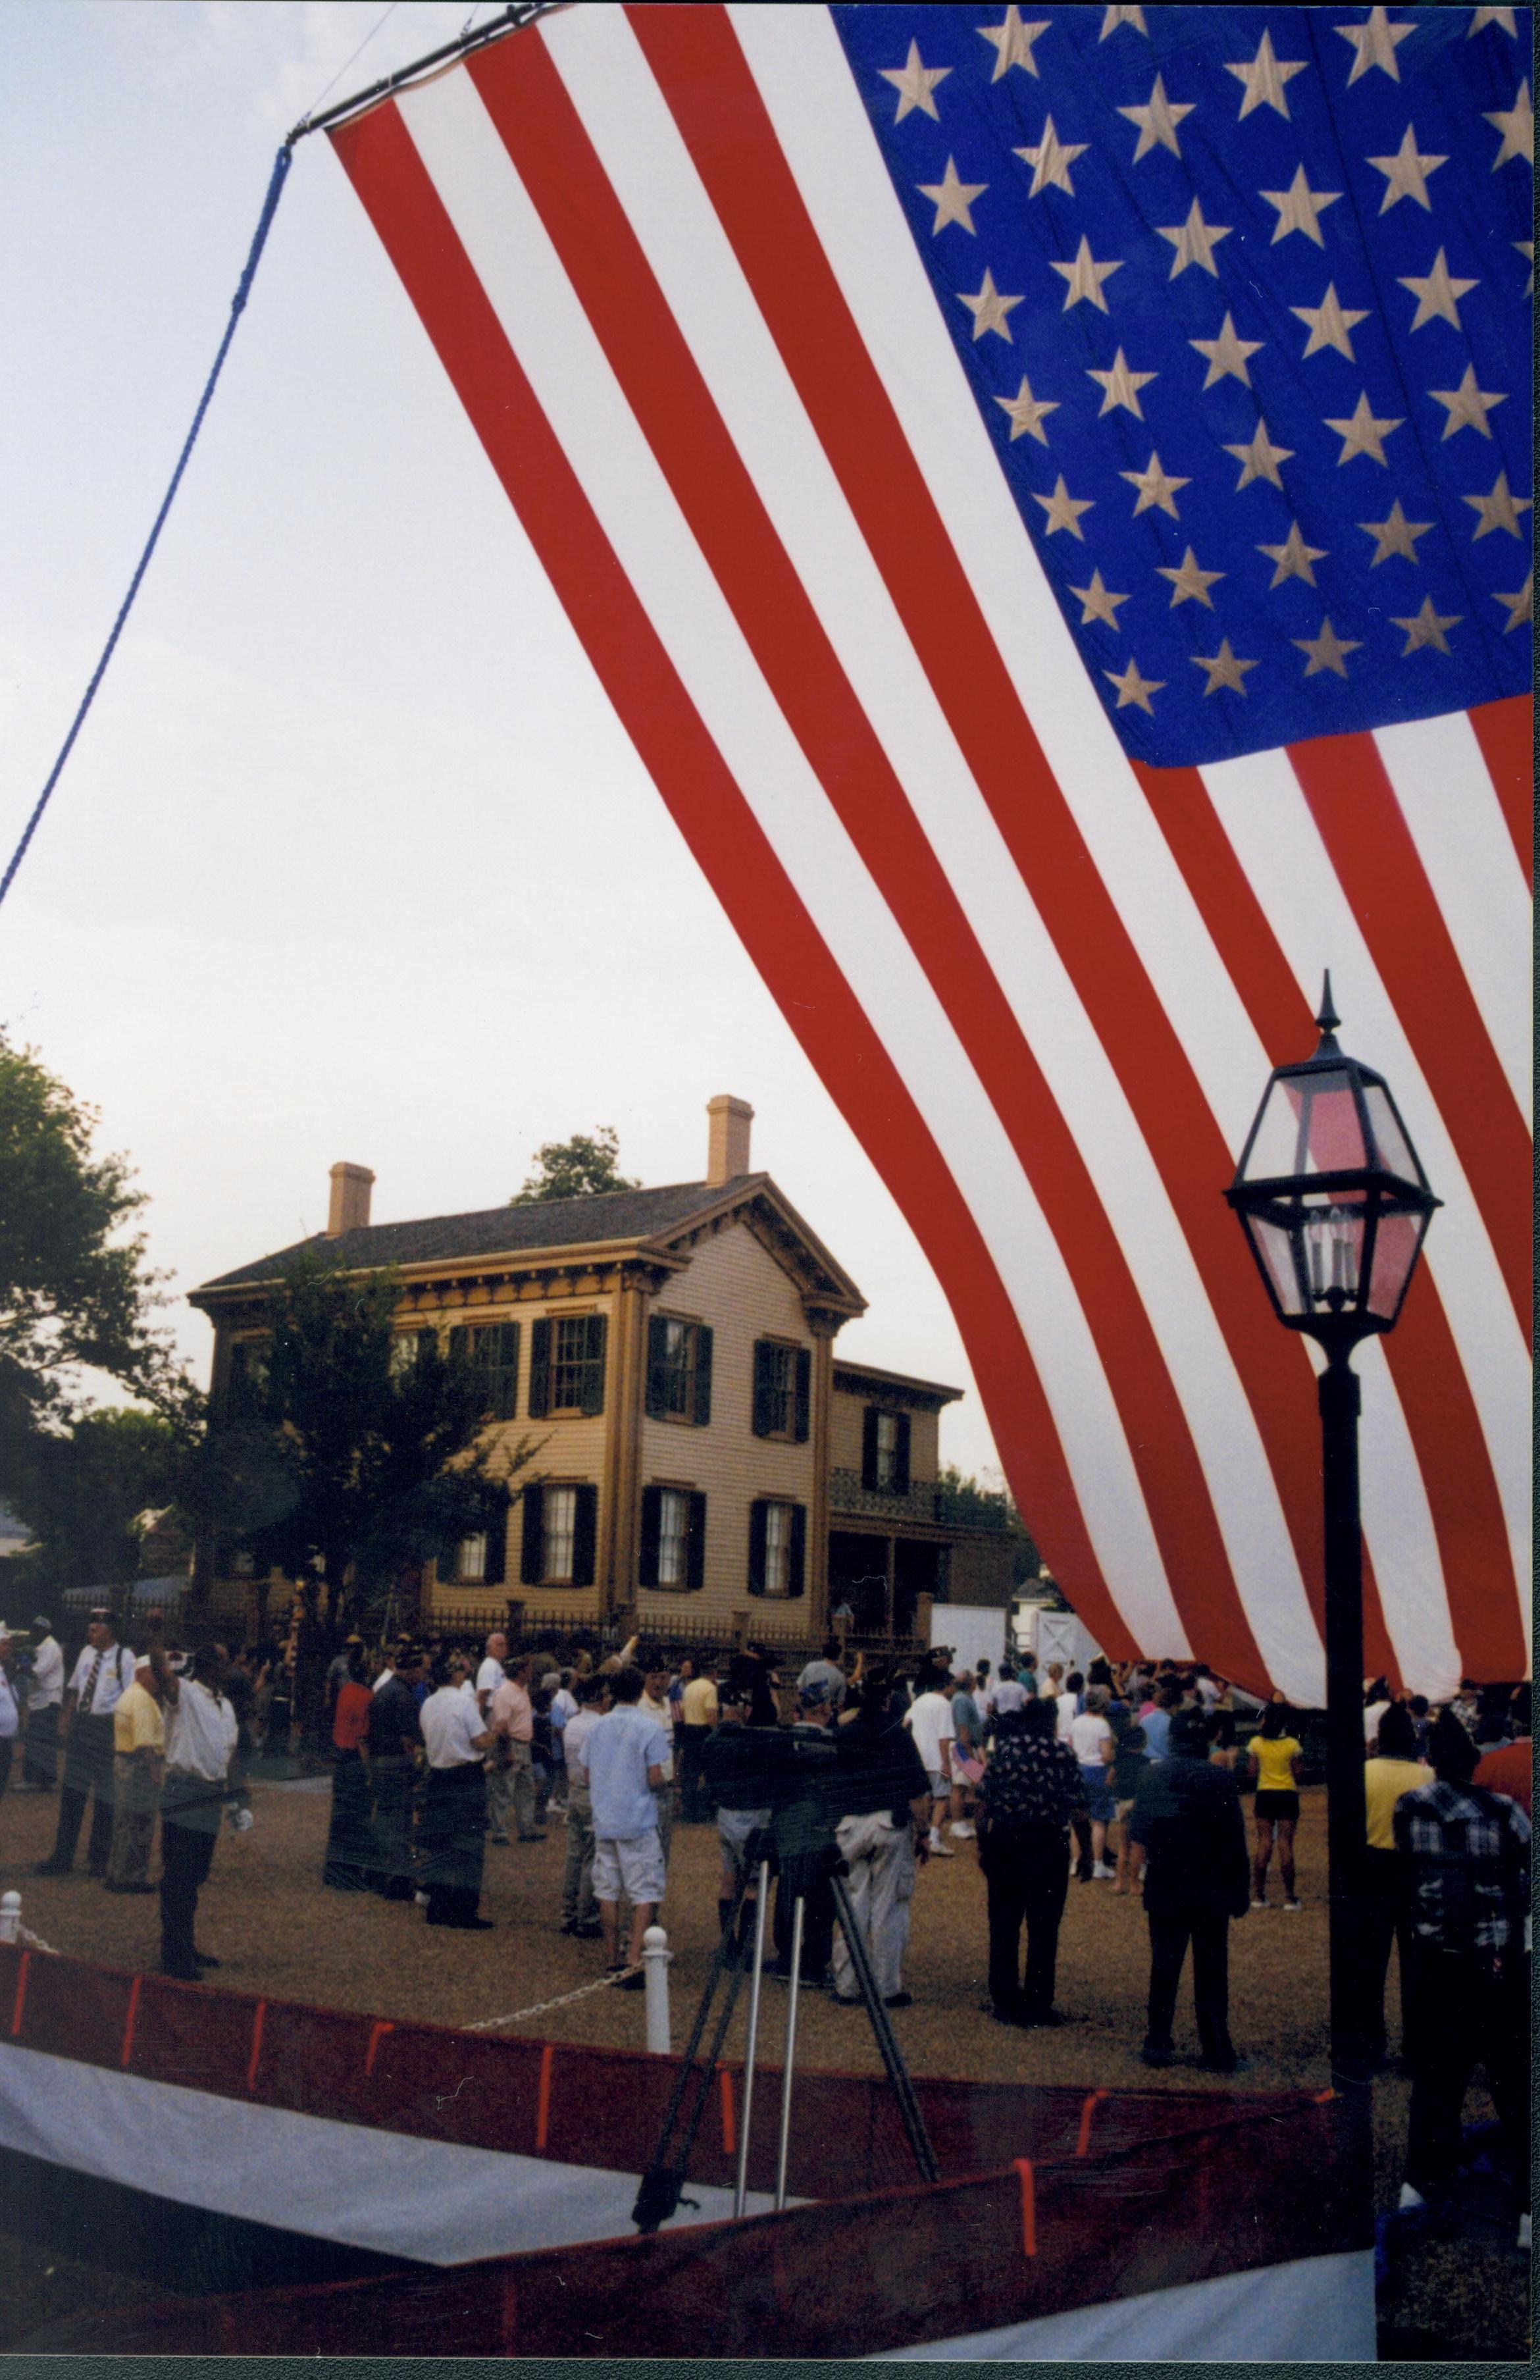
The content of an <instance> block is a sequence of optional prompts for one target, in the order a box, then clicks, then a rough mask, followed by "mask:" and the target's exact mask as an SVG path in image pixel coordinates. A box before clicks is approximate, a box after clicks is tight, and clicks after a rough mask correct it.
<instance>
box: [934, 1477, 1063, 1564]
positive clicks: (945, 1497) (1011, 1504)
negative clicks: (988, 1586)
mask: <svg viewBox="0 0 1540 2380" xmlns="http://www.w3.org/2000/svg"><path fill="white" fill-rule="evenodd" d="M996 1476H997V1477H998V1476H999V1475H998V1473H997V1474H996ZM937 1487H938V1489H939V1495H938V1500H937V1514H938V1517H939V1518H943V1519H945V1520H948V1521H952V1522H960V1523H962V1524H964V1526H966V1527H968V1528H974V1529H1002V1530H1005V1531H1007V1532H1008V1533H1009V1534H1010V1536H1013V1537H1014V1538H1015V1539H1016V1549H1015V1558H1014V1561H1013V1584H1014V1585H1017V1586H1024V1585H1029V1584H1030V1583H1031V1582H1033V1581H1034V1580H1035V1579H1036V1578H1037V1571H1038V1566H1039V1563H1040V1560H1041V1557H1040V1555H1039V1554H1038V1551H1037V1545H1036V1543H1035V1541H1034V1539H1033V1536H1032V1532H1031V1530H1030V1529H1029V1528H1028V1527H1027V1525H1026V1523H1025V1521H1024V1520H1023V1519H1022V1516H1021V1514H1020V1512H1017V1510H1016V1501H1015V1499H1014V1497H1013V1495H1012V1493H1011V1490H1010V1489H1009V1488H1007V1487H1006V1485H1005V1482H1004V1480H1003V1479H1001V1480H1000V1485H999V1487H998V1488H997V1487H989V1486H987V1485H985V1484H984V1483H982V1482H981V1481H979V1480H977V1479H976V1478H974V1477H972V1476H971V1475H967V1474H964V1472H962V1471H961V1470H959V1468H958V1466H957V1464H956V1463H945V1464H943V1466H942V1468H941V1473H940V1478H939V1480H938V1482H937Z"/></svg>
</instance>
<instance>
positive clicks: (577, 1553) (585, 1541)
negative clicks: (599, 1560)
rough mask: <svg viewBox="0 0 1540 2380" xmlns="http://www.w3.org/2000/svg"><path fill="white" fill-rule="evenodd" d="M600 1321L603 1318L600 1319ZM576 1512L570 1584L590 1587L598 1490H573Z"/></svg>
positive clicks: (597, 1513) (596, 1533) (591, 1583)
mask: <svg viewBox="0 0 1540 2380" xmlns="http://www.w3.org/2000/svg"><path fill="white" fill-rule="evenodd" d="M602 1319H603V1317H602V1316H600V1321H602ZM575 1493H576V1502H577V1510H576V1512H575V1513H574V1515H573V1530H572V1583H573V1585H574V1586H592V1585H593V1574H594V1549H595V1546H596V1543H597V1541H598V1536H599V1490H598V1488H577V1489H576V1490H575Z"/></svg>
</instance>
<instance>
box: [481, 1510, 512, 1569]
mask: <svg viewBox="0 0 1540 2380" xmlns="http://www.w3.org/2000/svg"><path fill="white" fill-rule="evenodd" d="M507 1575H508V1515H507V1513H506V1512H501V1513H499V1515H498V1517H497V1519H496V1520H495V1521H492V1522H491V1523H490V1524H489V1525H488V1528H487V1567H486V1571H485V1573H484V1578H485V1583H486V1585H488V1586H501V1585H502V1584H503V1580H504V1579H505V1578H506V1577H507Z"/></svg>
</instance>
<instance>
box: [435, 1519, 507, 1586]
mask: <svg viewBox="0 0 1540 2380" xmlns="http://www.w3.org/2000/svg"><path fill="white" fill-rule="evenodd" d="M506 1550H507V1524H506V1523H505V1522H504V1523H503V1524H501V1525H500V1526H499V1527H497V1528H495V1529H482V1530H479V1532H478V1533H477V1535H476V1536H473V1537H462V1538H461V1539H460V1542H459V1544H458V1545H456V1546H451V1547H450V1548H449V1550H448V1552H447V1553H445V1554H443V1555H441V1556H440V1559H439V1563H438V1573H439V1584H440V1585H441V1586H501V1585H502V1584H503V1577H504V1575H505V1569H504V1560H505V1555H506Z"/></svg>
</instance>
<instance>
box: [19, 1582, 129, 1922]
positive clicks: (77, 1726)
mask: <svg viewBox="0 0 1540 2380" xmlns="http://www.w3.org/2000/svg"><path fill="white" fill-rule="evenodd" d="M134 1666H135V1664H134V1656H133V1654H132V1652H131V1650H130V1649H129V1647H128V1646H127V1645H120V1644H119V1643H118V1642H117V1637H116V1632H115V1629H114V1627H113V1615H112V1613H111V1611H110V1610H109V1609H108V1608H107V1606H106V1605H105V1604H98V1605H97V1606H96V1608H95V1609H94V1610H93V1611H92V1612H91V1623H90V1625H89V1627H88V1628H87V1630H86V1646H85V1650H84V1652H83V1653H82V1654H81V1655H80V1658H79V1660H78V1661H77V1662H76V1664H75V1671H74V1675H73V1676H72V1677H71V1679H70V1681H69V1686H68V1689H67V1693H66V1694H65V1698H64V1715H63V1718H62V1720H61V1722H60V1728H61V1732H62V1734H63V1736H64V1740H65V1755H64V1789H63V1791H61V1793H60V1795H59V1826H58V1832H57V1834H56V1835H55V1839H54V1848H53V1850H52V1852H50V1853H49V1855H48V1857H47V1858H46V1859H45V1860H40V1862H39V1863H38V1867H37V1874H38V1875H39V1876H67V1875H68V1874H69V1871H70V1869H71V1868H72V1867H73V1865H74V1864H75V1846H76V1844H77V1843H78V1842H79V1840H80V1828H81V1826H82V1825H83V1823H84V1821H85V1815H86V1803H88V1802H91V1803H92V1804H93V1806H92V1809H91V1840H90V1842H89V1844H88V1845H87V1847H86V1864H87V1865H88V1867H89V1868H90V1870H91V1874H92V1876H105V1875H106V1873H107V1855H108V1853H109V1852H111V1850H112V1843H113V1713H114V1711H115V1709H116V1708H117V1700H118V1696H119V1695H120V1694H124V1693H125V1692H126V1691H127V1688H128V1687H129V1686H131V1685H132V1684H133V1682H134Z"/></svg>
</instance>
